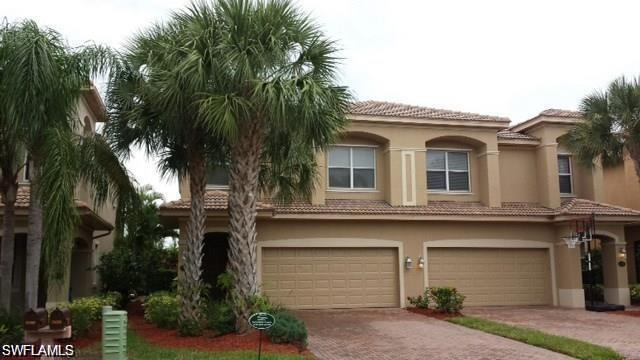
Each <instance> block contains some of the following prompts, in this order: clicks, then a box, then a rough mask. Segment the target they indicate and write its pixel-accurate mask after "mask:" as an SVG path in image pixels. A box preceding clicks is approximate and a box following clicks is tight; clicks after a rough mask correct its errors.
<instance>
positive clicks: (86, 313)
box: [64, 293, 120, 337]
mask: <svg viewBox="0 0 640 360" xmlns="http://www.w3.org/2000/svg"><path fill="white" fill-rule="evenodd" d="M119 300H120V298H119V295H118V294H114V293H108V294H105V295H102V296H90V297H83V298H79V299H76V300H73V301H72V302H71V303H70V304H67V305H64V307H66V308H68V309H69V311H70V312H71V324H72V327H71V328H72V330H73V335H74V336H76V337H82V336H85V335H86V334H87V332H88V331H89V329H90V328H91V326H92V325H93V323H94V322H96V321H98V320H100V319H101V318H102V307H103V306H114V307H117V306H119V303H118V302H119Z"/></svg>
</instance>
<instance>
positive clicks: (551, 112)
mask: <svg viewBox="0 0 640 360" xmlns="http://www.w3.org/2000/svg"><path fill="white" fill-rule="evenodd" d="M540 115H544V116H555V117H570V118H581V117H582V113H581V112H579V111H573V110H562V109H547V110H544V111H542V112H541V113H540Z"/></svg>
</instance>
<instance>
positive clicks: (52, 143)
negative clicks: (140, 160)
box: [2, 20, 135, 308]
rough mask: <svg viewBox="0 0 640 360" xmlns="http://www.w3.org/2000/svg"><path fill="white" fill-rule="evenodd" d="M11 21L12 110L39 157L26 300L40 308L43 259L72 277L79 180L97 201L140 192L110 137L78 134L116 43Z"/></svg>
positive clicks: (56, 276)
mask: <svg viewBox="0 0 640 360" xmlns="http://www.w3.org/2000/svg"><path fill="white" fill-rule="evenodd" d="M9 26H10V27H11V29H12V31H13V38H12V41H13V43H12V44H13V45H12V47H11V49H10V51H7V52H6V54H5V56H6V63H5V66H4V68H3V69H2V71H3V81H6V82H5V83H4V84H5V85H6V86H7V87H9V88H10V89H11V91H10V94H9V95H10V96H8V98H7V99H5V102H6V104H7V106H6V107H5V109H7V111H8V113H7V114H4V115H5V116H7V118H8V119H9V120H10V121H13V122H14V124H13V126H15V128H16V129H18V130H17V134H16V139H17V140H19V142H20V143H21V144H23V145H24V147H25V149H26V151H27V152H28V154H29V158H30V159H31V167H30V205H29V210H28V234H27V257H26V277H25V307H26V308H32V307H36V305H37V303H38V287H39V275H40V270H41V269H40V264H41V261H42V262H43V264H44V265H45V268H44V269H45V270H46V274H45V275H46V276H47V278H48V279H50V280H52V281H59V280H61V279H63V278H64V276H65V273H66V269H67V267H68V264H69V258H70V255H71V254H70V252H71V247H72V239H73V235H74V231H75V225H76V222H77V214H76V209H75V202H74V189H75V186H76V184H77V182H78V181H80V180H81V179H90V180H91V181H92V183H91V185H92V186H93V187H94V188H95V190H96V194H97V196H96V199H95V200H96V204H97V205H99V204H100V203H101V202H104V201H105V200H106V198H107V195H109V194H112V195H115V197H116V198H117V199H116V200H118V201H119V200H124V199H125V198H132V199H133V197H132V196H131V195H127V194H131V193H133V194H135V191H134V189H133V186H132V185H131V183H130V181H129V177H128V173H127V172H126V171H125V170H124V168H123V167H122V166H121V165H120V163H119V160H118V159H117V158H116V157H115V156H114V155H113V153H112V152H111V151H110V148H109V147H108V146H107V144H106V143H105V142H104V140H100V139H99V138H95V139H93V138H82V139H80V138H79V137H77V136H74V125H75V124H74V122H73V116H72V115H73V114H74V112H75V110H76V106H77V101H78V99H79V98H80V96H81V94H82V91H83V90H85V89H86V88H88V87H89V86H91V82H90V79H91V77H92V76H93V75H95V74H97V73H101V72H103V71H104V70H105V69H106V68H107V65H108V63H109V60H110V56H109V55H110V52H109V51H108V49H104V48H101V47H95V46H90V47H82V48H77V49H72V48H70V47H68V46H67V45H66V44H65V43H64V40H63V39H62V38H61V36H60V34H58V33H57V32H55V31H54V30H52V29H48V28H40V27H39V26H38V25H37V24H36V23H35V22H33V21H30V20H26V21H23V22H21V23H16V24H10V25H9ZM90 156H95V157H93V158H90ZM98 156H102V158H101V159H100V161H97V157H98ZM92 161H94V162H96V163H93V164H92V163H91V162H92ZM109 166H110V167H109ZM45 189H46V191H44V190H45ZM43 235H44V242H43Z"/></svg>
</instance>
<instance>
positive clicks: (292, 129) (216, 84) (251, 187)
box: [183, 0, 351, 332]
mask: <svg viewBox="0 0 640 360" xmlns="http://www.w3.org/2000/svg"><path fill="white" fill-rule="evenodd" d="M212 14H213V15H212ZM183 17H184V18H189V20H188V22H190V23H192V24H207V23H209V24H211V23H213V24H215V25H209V26H192V27H189V29H191V31H193V32H194V34H193V35H191V37H192V38H195V39H205V38H210V39H211V41H210V43H212V44H216V45H217V46H216V47H215V48H195V49H194V50H193V51H192V56H191V57H190V58H189V59H190V60H191V59H195V60H193V61H191V62H189V63H185V71H191V72H195V71H197V69H198V68H199V65H200V64H202V61H203V60H202V59H206V58H207V57H208V56H211V57H215V58H216V61H217V63H215V64H214V65H216V66H217V68H218V69H221V70H220V71H219V72H218V73H217V76H216V77H215V78H213V79H212V82H211V84H210V86H209V88H208V92H207V93H206V94H205V95H204V96H203V99H202V100H201V101H200V107H201V114H202V116H203V119H204V121H205V122H206V123H207V124H208V125H209V126H210V128H211V129H212V130H214V131H215V132H216V133H217V134H220V136H222V137H224V138H225V139H226V141H227V142H228V143H229V144H230V145H229V146H230V157H231V164H230V169H229V170H230V189H229V218H230V220H229V230H230V231H229V270H230V272H231V274H232V275H233V276H234V279H235V285H234V288H233V290H232V295H233V298H234V299H235V306H234V312H235V315H236V318H237V323H236V328H237V330H238V331H239V332H245V331H246V330H247V329H248V322H247V319H248V317H249V315H250V311H251V302H252V299H253V298H254V297H255V296H256V295H258V294H259V284H258V281H257V270H258V269H257V244H256V234H257V233H256V214H257V212H256V203H257V200H258V198H259V197H260V192H261V190H267V192H269V193H271V194H272V195H273V196H274V197H276V198H277V199H280V200H285V201H286V200H290V199H291V198H292V197H295V196H298V197H300V196H308V195H309V194H310V192H311V189H312V186H313V180H314V174H315V173H314V169H315V158H314V154H315V152H317V151H321V150H324V149H325V147H326V146H328V145H329V144H331V143H333V141H334V140H335V139H336V135H337V134H339V133H340V132H341V131H342V129H343V128H344V126H345V125H346V122H347V120H346V117H345V115H344V114H345V112H346V110H347V107H348V104H349V101H350V99H351V98H350V95H349V92H348V91H347V90H346V88H344V87H341V86H337V85H336V77H337V69H336V66H337V65H338V58H337V56H336V53H337V48H336V45H335V43H334V42H333V41H331V40H330V39H328V38H326V37H325V36H324V34H323V33H322V31H321V30H320V28H319V27H318V25H317V24H316V23H314V22H313V21H312V20H310V18H309V17H308V15H307V14H305V13H303V12H302V11H301V10H300V9H298V8H297V7H295V6H294V5H293V3H292V2H291V1H289V0H272V1H250V0H221V1H218V2H216V3H214V4H212V5H211V4H209V3H204V2H202V3H196V4H194V5H192V7H191V8H190V10H189V11H188V13H187V14H184V15H183ZM210 17H215V22H213V21H210V22H209V21H207V19H208V18H210ZM209 34H216V35H217V36H213V35H212V36H209ZM281 171H284V173H279V172H281Z"/></svg>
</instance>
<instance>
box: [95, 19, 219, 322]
mask: <svg viewBox="0 0 640 360" xmlns="http://www.w3.org/2000/svg"><path fill="white" fill-rule="evenodd" d="M182 26H183V24H181V23H180V22H179V21H176V20H175V19H174V20H173V21H169V22H167V23H165V24H162V25H155V26H153V27H151V28H150V29H149V30H147V31H146V32H143V33H141V34H139V35H137V36H136V37H135V38H134V39H133V40H132V41H131V43H130V45H129V46H128V48H127V49H126V50H125V51H124V53H123V54H122V55H121V57H120V63H119V64H118V66H115V67H114V69H113V70H112V73H111V76H110V80H109V86H108V90H107V106H108V111H109V116H110V121H109V122H108V123H107V125H106V127H105V134H106V136H107V137H108V139H109V142H110V143H111V144H112V145H113V147H114V148H115V149H116V150H117V151H118V152H119V153H121V154H124V155H128V154H129V153H130V151H131V150H130V149H131V148H135V147H142V148H143V149H144V150H145V152H146V153H147V154H149V155H156V156H158V157H159V168H160V170H161V172H162V175H163V176H177V177H178V178H180V179H183V178H185V177H187V176H188V179H189V189H190V193H191V212H190V214H189V219H188V223H187V231H186V239H185V240H186V241H185V243H184V244H181V249H180V261H179V264H180V270H179V271H178V292H179V295H180V304H181V312H180V322H181V323H182V324H187V325H190V326H193V325H195V324H198V323H199V322H200V320H201V318H202V316H201V308H202V306H201V305H202V304H201V297H200V294H201V291H202V287H203V283H202V279H201V275H202V267H201V264H202V248H203V240H204V231H205V219H206V215H205V203H204V201H205V190H206V169H207V167H208V166H209V165H210V164H215V163H217V162H218V161H219V160H218V159H219V158H221V157H223V156H224V154H225V151H224V149H223V145H222V143H221V142H219V141H217V140H216V137H215V136H214V134H213V133H212V132H211V131H209V130H208V128H207V127H206V126H204V124H203V123H202V122H201V121H200V116H199V110H198V106H197V100H198V99H199V94H200V93H202V92H204V91H205V90H206V86H207V79H208V78H209V77H210V74H209V71H211V70H210V69H199V70H198V71H196V72H188V71H184V69H183V68H182V66H181V62H183V61H184V58H185V57H187V56H188V55H189V54H188V53H187V52H185V51H183V50H182V47H183V46H184V38H183V35H184V34H185V32H186V29H184V28H183V27H182ZM181 328H182V327H181Z"/></svg>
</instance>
